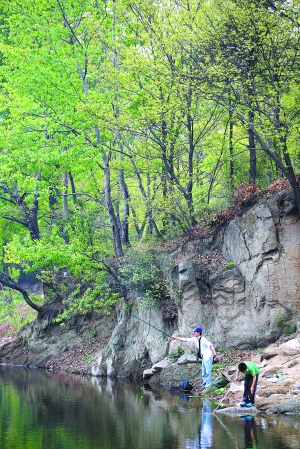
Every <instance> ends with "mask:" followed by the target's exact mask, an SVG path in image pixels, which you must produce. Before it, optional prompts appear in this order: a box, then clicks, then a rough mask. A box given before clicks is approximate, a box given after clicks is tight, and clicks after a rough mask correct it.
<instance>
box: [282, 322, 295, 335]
mask: <svg viewBox="0 0 300 449" xmlns="http://www.w3.org/2000/svg"><path fill="white" fill-rule="evenodd" d="M295 332H297V324H293V325H292V326H291V327H289V328H288V329H286V330H285V331H284V333H285V334H286V335H291V334H294V333H295Z"/></svg>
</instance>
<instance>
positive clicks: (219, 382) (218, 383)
mask: <svg viewBox="0 0 300 449" xmlns="http://www.w3.org/2000/svg"><path fill="white" fill-rule="evenodd" d="M230 382H231V380H230V379H229V378H228V377H227V376H225V374H223V373H222V374H220V375H219V376H218V377H216V378H215V379H214V380H213V381H212V383H211V384H210V386H214V387H216V388H223V387H226V385H227V384H229V383H230Z"/></svg>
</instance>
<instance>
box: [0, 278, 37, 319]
mask: <svg viewBox="0 0 300 449" xmlns="http://www.w3.org/2000/svg"><path fill="white" fill-rule="evenodd" d="M0 282H1V283H2V284H3V285H5V287H8V288H11V289H12V290H16V291H18V292H20V293H21V294H22V296H23V298H24V300H25V302H26V303H27V304H28V305H29V307H31V308H32V309H34V310H36V311H37V312H40V311H41V307H39V306H38V305H37V304H35V303H34V302H32V301H31V299H30V298H29V296H28V293H27V292H26V290H24V289H23V288H22V287H21V286H20V285H19V284H18V283H17V282H15V281H14V280H13V279H11V278H10V277H9V276H8V275H7V274H5V273H3V271H1V272H0Z"/></svg>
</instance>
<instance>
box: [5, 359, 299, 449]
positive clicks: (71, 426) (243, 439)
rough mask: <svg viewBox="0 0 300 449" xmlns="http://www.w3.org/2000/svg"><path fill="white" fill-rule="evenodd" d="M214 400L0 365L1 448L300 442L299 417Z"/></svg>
mask: <svg viewBox="0 0 300 449" xmlns="http://www.w3.org/2000/svg"><path fill="white" fill-rule="evenodd" d="M215 406H216V405H215V404H211V403H210V402H209V401H208V400H204V401H202V399H201V398H200V397H191V395H190V394H186V393H184V394H177V395H174V394H171V393H170V392H167V391H160V390H158V389H157V390H152V389H151V388H148V389H147V388H146V387H145V386H142V385H140V384H138V383H131V382H127V381H125V380H123V381H112V380H110V379H108V380H106V379H98V378H92V379H87V380H82V379H76V378H70V377H67V376H61V375H55V374H47V373H45V372H44V371H42V370H27V369H23V368H8V367H0V417H1V426H0V448H1V449H19V448H22V449H27V448H28V449H29V448H30V449H42V448H43V449H54V448H55V449H57V448H60V449H77V448H78V449H79V448H80V449H94V448H97V449H115V448H118V449H209V448H213V449H221V448H222V449H223V448H224V447H226V448H229V449H230V448H234V449H244V448H247V449H248V448H256V447H258V442H259V448H260V449H265V448H269V447H270V448H272V449H291V448H293V449H294V448H296V447H298V435H299V430H300V428H299V418H296V417H276V418H268V417H256V418H255V419H252V418H251V419H250V418H249V419H248V420H247V419H246V418H245V419H244V417H234V416H225V415H217V414H213V413H212V410H214V409H215ZM241 418H242V419H241Z"/></svg>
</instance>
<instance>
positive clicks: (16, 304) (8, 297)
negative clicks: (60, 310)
mask: <svg viewBox="0 0 300 449" xmlns="http://www.w3.org/2000/svg"><path fill="white" fill-rule="evenodd" d="M34 300H35V302H36V303H37V304H39V305H41V304H42V303H43V300H42V298H41V297H40V296H37V295H36V296H35V299H34ZM0 301H1V306H0V326H3V331H2V333H7V335H10V334H12V333H15V332H18V331H19V330H20V329H21V328H22V327H24V326H25V325H26V324H28V323H31V322H32V321H34V320H35V319H36V316H37V312H36V311H35V310H33V309H31V308H30V307H29V306H28V305H27V304H25V303H24V299H23V296H22V295H21V294H20V293H18V292H15V291H13V290H9V289H5V290H4V289H2V290H1V291H0Z"/></svg>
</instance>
